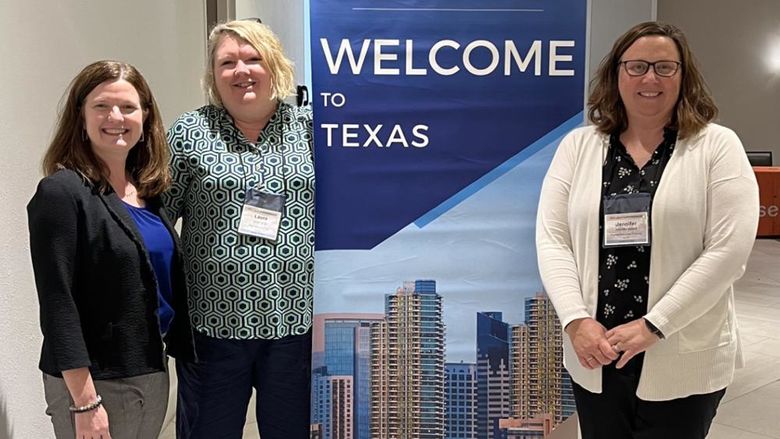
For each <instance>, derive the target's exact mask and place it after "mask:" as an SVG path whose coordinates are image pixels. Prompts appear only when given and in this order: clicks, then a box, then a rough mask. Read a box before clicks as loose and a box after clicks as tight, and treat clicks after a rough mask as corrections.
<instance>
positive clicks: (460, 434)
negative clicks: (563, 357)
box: [444, 363, 477, 439]
mask: <svg viewBox="0 0 780 439" xmlns="http://www.w3.org/2000/svg"><path fill="white" fill-rule="evenodd" d="M444 367H445V370H446V374H445V379H444V388H445V394H446V398H447V406H446V416H445V418H446V420H447V431H446V435H445V437H446V438H447V439H473V438H474V437H476V434H477V413H476V412H477V365H476V363H447V364H445V366H444Z"/></svg>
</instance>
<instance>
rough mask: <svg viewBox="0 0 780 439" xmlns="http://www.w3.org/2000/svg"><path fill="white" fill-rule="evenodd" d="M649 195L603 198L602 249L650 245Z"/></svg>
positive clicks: (620, 195)
mask: <svg viewBox="0 0 780 439" xmlns="http://www.w3.org/2000/svg"><path fill="white" fill-rule="evenodd" d="M651 201H652V200H651V198H650V194H648V193H638V194H618V195H607V196H604V242H603V246H604V247H621V246H629V245H650V204H651Z"/></svg>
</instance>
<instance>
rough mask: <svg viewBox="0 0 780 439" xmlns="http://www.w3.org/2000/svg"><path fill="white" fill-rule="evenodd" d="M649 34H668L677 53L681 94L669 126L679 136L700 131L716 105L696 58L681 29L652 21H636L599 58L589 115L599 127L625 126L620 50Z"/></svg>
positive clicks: (620, 128)
mask: <svg viewBox="0 0 780 439" xmlns="http://www.w3.org/2000/svg"><path fill="white" fill-rule="evenodd" d="M648 35H660V36H664V37H668V38H670V39H671V40H672V41H674V44H675V45H676V46H677V51H678V52H679V53H680V72H679V74H681V75H682V78H681V81H680V96H679V98H678V100H677V104H676V105H675V110H674V112H673V113H672V120H671V122H670V125H669V127H670V128H674V129H676V130H677V131H678V135H679V137H680V138H683V139H684V138H686V137H688V136H690V135H692V134H695V133H697V132H699V131H700V130H701V129H702V128H704V127H705V126H706V125H707V123H708V122H710V121H711V120H713V119H715V117H716V116H717V115H718V107H716V106H715V102H714V101H713V99H712V96H711V94H710V91H709V88H708V87H707V84H706V83H705V82H704V78H703V77H702V75H701V73H700V72H699V69H698V67H697V65H696V59H695V58H694V56H693V52H691V49H690V47H689V46H688V40H687V39H686V38H685V35H684V34H683V33H682V31H681V30H680V29H679V28H677V27H675V26H673V25H671V24H664V23H659V22H655V21H648V22H645V23H640V24H637V25H636V26H634V27H632V28H631V29H629V30H628V31H627V32H626V33H624V34H623V35H622V36H621V37H620V38H618V39H617V41H615V44H614V45H613V46H612V50H611V51H610V52H609V53H608V54H607V56H605V57H604V59H603V60H601V64H600V65H599V68H598V70H597V71H596V75H595V76H594V77H593V79H592V80H591V81H590V90H591V91H590V96H589V97H588V118H589V119H590V121H591V122H593V124H595V125H596V127H597V128H598V130H599V131H601V132H602V133H606V134H613V133H621V132H623V131H625V130H626V128H628V118H627V116H626V109H625V107H624V105H623V101H621V99H620V93H619V91H618V74H619V68H620V64H619V63H620V61H621V59H620V58H621V57H622V56H623V53H625V51H626V50H628V48H629V47H630V46H631V45H632V44H634V42H635V41H636V40H638V39H639V38H641V37H644V36H648Z"/></svg>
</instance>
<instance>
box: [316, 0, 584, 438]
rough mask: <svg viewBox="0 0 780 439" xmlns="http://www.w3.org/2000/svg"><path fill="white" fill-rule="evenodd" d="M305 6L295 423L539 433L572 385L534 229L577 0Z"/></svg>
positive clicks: (577, 19)
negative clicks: (304, 308)
mask: <svg viewBox="0 0 780 439" xmlns="http://www.w3.org/2000/svg"><path fill="white" fill-rule="evenodd" d="M310 4H311V10H310V14H311V15H310V23H311V52H312V61H311V66H312V78H313V84H312V86H313V90H312V100H313V103H314V115H315V119H314V123H315V127H314V133H315V139H314V143H315V151H316V157H315V166H316V172H317V192H316V193H317V200H316V201H317V206H316V220H317V223H316V239H317V242H316V245H317V250H318V251H317V255H316V271H315V278H316V285H315V320H314V321H315V324H314V350H313V377H312V435H313V437H314V436H315V435H316V436H317V437H322V438H328V439H329V438H337V437H354V438H361V439H362V438H382V437H388V438H389V437H426V438H427V437H430V438H434V437H435V438H444V437H476V438H486V439H488V438H491V439H492V438H497V437H518V438H520V437H523V438H525V437H541V436H540V435H542V434H544V432H545V431H547V430H549V428H551V426H553V425H555V424H557V423H559V422H561V421H562V420H563V419H565V418H566V417H567V416H568V415H569V414H571V413H572V411H573V401H572V399H571V389H570V388H569V387H567V386H568V381H567V379H566V374H565V371H564V370H563V367H562V365H561V364H560V359H561V352H560V337H561V331H560V327H559V326H556V325H557V319H556V317H555V313H554V311H553V310H552V306H551V305H550V303H549V300H547V299H546V297H545V296H544V293H543V291H542V289H541V281H540V280H539V278H538V274H537V266H536V255H535V251H534V230H533V227H534V222H535V217H536V205H537V202H538V191H539V187H540V185H541V181H542V178H543V176H544V173H545V171H546V169H547V166H548V164H549V161H550V159H551V157H552V154H553V153H554V150H555V147H556V146H557V144H558V142H559V141H560V139H561V137H562V136H563V135H565V134H566V133H567V132H568V131H569V130H571V129H572V128H574V127H576V126H577V125H579V124H580V123H581V122H582V108H583V100H584V99H583V91H584V85H585V76H584V75H585V73H586V72H585V49H586V48H585V31H586V12H587V1H586V0H557V1H553V0H513V1H510V0H487V1H474V0H470V1H466V0H450V1H435V0H430V1H411V0H408V1H400V0H397V1H385V0H372V1H366V0H363V1H359V0H311V3H310ZM533 356H536V357H537V358H532V357H533ZM542 357H543V358H542ZM551 371H552V372H551ZM551 374H552V375H551ZM529 380H531V381H529ZM539 380H542V381H544V382H545V383H546V384H545V385H546V386H549V387H550V389H552V388H556V389H557V390H555V391H553V390H550V391H547V390H545V391H544V392H541V393H540V391H539V389H538V388H537V389H536V390H534V391H532V390H529V389H530V387H529V384H528V383H529V382H539ZM555 392H557V393H555ZM542 393H543V394H542ZM412 407H415V408H412ZM410 410H411V411H410ZM344 432H349V434H348V435H347V434H346V433H344ZM426 432H427V433H426Z"/></svg>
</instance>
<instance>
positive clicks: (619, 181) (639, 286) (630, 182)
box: [596, 130, 677, 329]
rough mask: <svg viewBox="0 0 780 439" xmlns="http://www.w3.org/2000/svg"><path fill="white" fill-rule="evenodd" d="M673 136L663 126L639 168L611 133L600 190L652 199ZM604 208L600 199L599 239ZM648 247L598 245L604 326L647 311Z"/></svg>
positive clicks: (601, 238)
mask: <svg viewBox="0 0 780 439" xmlns="http://www.w3.org/2000/svg"><path fill="white" fill-rule="evenodd" d="M676 138H677V132H676V131H673V130H666V132H665V133H664V140H663V142H661V144H660V145H659V146H658V147H657V148H656V150H655V152H653V155H652V157H651V158H650V160H649V161H648V162H647V163H646V164H645V166H644V167H642V169H639V167H638V166H637V165H636V164H635V163H634V160H633V159H632V158H631V156H630V155H629V154H628V152H627V151H626V147H625V146H624V145H623V143H622V142H621V141H620V137H619V136H618V135H612V136H611V138H610V146H609V151H608V153H607V158H606V161H605V163H604V167H603V170H602V172H603V174H602V185H603V191H602V194H603V195H616V194H631V193H640V192H646V193H649V194H650V196H651V200H652V198H653V197H654V196H655V190H656V188H657V187H658V183H659V182H660V181H661V175H662V174H663V171H664V168H665V167H666V164H667V163H668V162H669V158H670V157H671V156H672V152H673V151H674V144H675V141H676ZM651 203H652V201H651ZM651 205H652V204H651ZM603 208H604V206H603V199H602V206H601V212H602V213H601V214H600V215H599V243H602V242H603V241H604V236H603V234H604V215H603ZM651 227H652V224H651ZM651 244H652V232H651ZM651 249H652V247H651V246H633V245H632V246H626V247H610V248H604V247H603V246H599V299H598V307H597V310H596V320H598V321H599V322H600V323H601V324H602V325H604V326H605V327H606V328H607V329H610V328H614V327H615V326H618V325H622V324H623V323H628V322H630V321H632V320H636V319H638V318H640V317H642V316H644V315H645V314H646V313H647V294H648V284H649V276H650V251H651Z"/></svg>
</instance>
